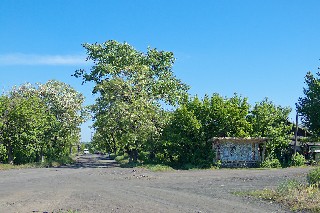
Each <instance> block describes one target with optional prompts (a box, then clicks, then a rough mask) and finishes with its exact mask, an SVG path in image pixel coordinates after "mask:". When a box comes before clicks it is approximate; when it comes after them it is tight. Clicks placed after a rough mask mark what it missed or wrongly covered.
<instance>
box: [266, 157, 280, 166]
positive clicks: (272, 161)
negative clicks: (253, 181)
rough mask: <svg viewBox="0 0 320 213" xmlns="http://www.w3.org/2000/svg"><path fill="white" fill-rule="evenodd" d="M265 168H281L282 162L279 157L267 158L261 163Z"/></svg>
mask: <svg viewBox="0 0 320 213" xmlns="http://www.w3.org/2000/svg"><path fill="white" fill-rule="evenodd" d="M261 167H263V168H280V167H281V164H280V161H279V160H278V159H277V158H267V159H266V160H264V161H263V162H262V164H261Z"/></svg>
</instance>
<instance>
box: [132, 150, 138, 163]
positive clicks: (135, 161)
mask: <svg viewBox="0 0 320 213" xmlns="http://www.w3.org/2000/svg"><path fill="white" fill-rule="evenodd" d="M133 162H134V163H137V162H138V150H137V149H134V150H133Z"/></svg>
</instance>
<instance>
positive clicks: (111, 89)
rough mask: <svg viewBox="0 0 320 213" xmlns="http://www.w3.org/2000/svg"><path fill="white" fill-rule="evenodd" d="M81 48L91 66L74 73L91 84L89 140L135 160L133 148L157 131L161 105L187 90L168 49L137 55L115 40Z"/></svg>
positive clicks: (173, 101) (137, 148)
mask: <svg viewBox="0 0 320 213" xmlns="http://www.w3.org/2000/svg"><path fill="white" fill-rule="evenodd" d="M83 46H84V48H85V49H86V50H87V53H88V59H90V60H92V61H93V62H94V64H95V65H94V66H93V67H92V69H91V71H90V73H87V72H85V71H84V70H78V71H76V72H75V74H74V76H75V77H81V78H82V79H83V81H84V82H93V83H94V84H95V86H94V89H93V93H95V94H97V95H98V98H97V99H96V103H95V104H94V105H93V106H92V112H93V114H94V124H93V127H94V128H95V130H96V133H95V136H94V143H96V144H100V143H101V144H100V145H97V146H99V147H101V148H104V149H105V150H108V151H111V152H117V151H118V150H127V151H128V153H129V154H130V160H134V161H137V156H138V154H137V153H138V151H140V150H142V149H143V147H146V146H149V144H148V143H149V142H150V141H153V140H155V139H156V138H158V137H159V136H160V135H161V132H162V128H163V125H164V121H165V119H164V117H163V112H162V111H163V109H162V107H161V106H162V105H161V104H162V103H164V104H168V105H173V106H174V105H176V104H177V103H178V102H180V101H181V100H182V99H183V97H184V96H185V95H186V91H187V90H188V86H186V85H185V84H183V83H182V82H181V81H180V80H179V79H177V78H176V77H175V76H174V74H173V72H172V66H173V63H174V60H175V59H174V56H173V53H172V52H166V51H158V50H157V49H151V48H148V50H147V53H142V52H140V51H137V50H136V49H134V48H133V47H132V46H130V45H129V44H127V43H119V42H117V41H107V42H105V43H103V44H97V43H96V44H84V45H83Z"/></svg>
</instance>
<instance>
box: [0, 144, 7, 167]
mask: <svg viewBox="0 0 320 213" xmlns="http://www.w3.org/2000/svg"><path fill="white" fill-rule="evenodd" d="M3 162H7V150H6V147H5V146H4V145H3V144H0V163H3Z"/></svg>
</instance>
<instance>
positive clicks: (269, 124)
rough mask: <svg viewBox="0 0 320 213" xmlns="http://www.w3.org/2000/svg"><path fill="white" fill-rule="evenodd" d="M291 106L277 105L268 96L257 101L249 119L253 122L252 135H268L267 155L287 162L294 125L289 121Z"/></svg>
mask: <svg viewBox="0 0 320 213" xmlns="http://www.w3.org/2000/svg"><path fill="white" fill-rule="evenodd" d="M290 112H291V108H289V107H281V106H277V105H275V104H274V103H273V102H271V101H269V100H268V99H267V98H266V99H264V100H263V101H261V102H259V103H256V104H255V106H254V107H253V109H252V111H251V113H250V115H249V116H248V120H249V121H250V123H251V124H252V132H251V136H253V137H266V138H268V142H267V147H266V148H267V157H268V158H270V159H274V158H277V159H279V160H280V161H281V162H282V163H285V161H286V160H288V159H285V157H286V153H287V151H288V145H289V142H290V136H291V135H290V132H291V130H292V125H291V124H290V122H289V114H290Z"/></svg>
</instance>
